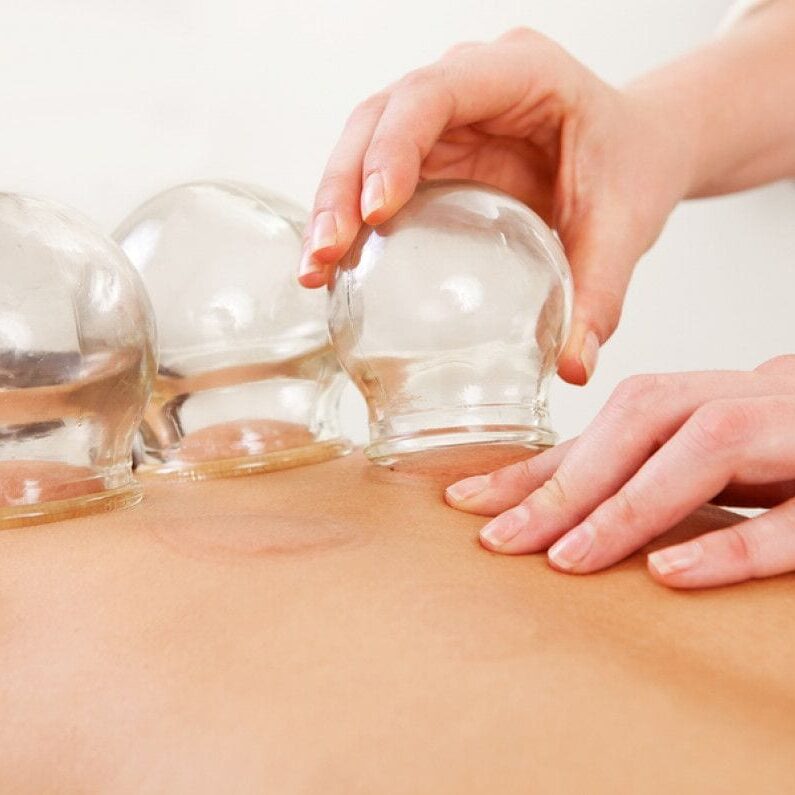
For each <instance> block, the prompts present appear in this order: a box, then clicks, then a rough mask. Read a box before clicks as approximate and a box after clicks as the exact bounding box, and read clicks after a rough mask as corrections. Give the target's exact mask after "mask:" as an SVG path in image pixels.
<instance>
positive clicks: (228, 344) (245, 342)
mask: <svg viewBox="0 0 795 795" xmlns="http://www.w3.org/2000/svg"><path fill="white" fill-rule="evenodd" d="M305 220H306V214H305V212H304V211H303V210H302V209H301V208H299V207H297V206H295V205H294V204H292V203H291V202H289V201H286V200H285V199H282V198H280V197H278V196H275V195H272V194H270V193H266V192H264V191H262V190H261V189H259V188H256V187H253V186H250V185H242V184H239V183H235V182H229V181H220V180H218V181H209V182H195V183H191V184H188V185H180V186H178V187H175V188H171V189H170V190H166V191H164V192H163V193H160V194H158V195H156V196H154V197H153V198H152V199H150V200H149V201H147V202H145V203H144V204H143V205H141V207H139V208H138V209H137V210H135V211H134V212H133V213H132V214H131V215H130V216H129V217H128V218H127V219H126V220H125V221H124V222H123V223H122V224H121V226H120V227H119V228H118V230H117V231H116V233H115V237H116V239H117V240H118V241H119V243H120V244H121V246H122V248H123V249H124V251H125V252H126V253H127V255H128V256H129V258H130V259H131V261H132V263H133V265H134V266H135V267H136V268H137V270H138V271H139V273H140V274H141V277H142V278H143V281H144V283H145V285H146V288H147V290H148V292H149V295H150V297H151V300H152V303H153V305H154V309H155V315H156V318H157V322H158V328H159V339H160V367H159V370H158V373H157V378H156V380H155V387H154V394H153V396H152V400H151V402H150V404H149V407H148V409H147V411H146V414H145V416H144V421H143V423H142V425H141V432H140V435H139V439H138V443H137V445H136V459H137V463H138V471H139V472H140V473H142V474H144V473H146V474H152V475H160V476H166V477H171V478H184V479H190V480H200V479H204V478H210V477H230V476H235V475H245V474H249V473H253V472H262V471H269V470H273V469H283V468H286V467H291V466H300V465H303V464H311V463H317V462H320V461H325V460H327V459H330V458H334V457H336V456H339V455H344V454H346V453H348V452H350V450H351V446H350V443H349V442H348V441H346V440H345V439H342V438H341V437H340V433H339V425H338V417H337V413H338V403H339V396H340V392H341V389H342V386H343V385H344V382H345V377H344V374H343V373H342V371H341V369H340V367H339V364H338V362H337V359H336V356H335V355H334V352H333V350H332V349H331V346H330V343H329V339H328V331H327V328H326V324H325V303H324V300H325V299H324V297H323V296H322V295H321V294H318V293H317V292H316V291H315V292H312V291H309V290H304V289H302V288H301V287H300V286H299V285H298V282H297V279H296V266H297V263H298V261H299V259H300V255H301V247H302V230H303V226H304V223H305Z"/></svg>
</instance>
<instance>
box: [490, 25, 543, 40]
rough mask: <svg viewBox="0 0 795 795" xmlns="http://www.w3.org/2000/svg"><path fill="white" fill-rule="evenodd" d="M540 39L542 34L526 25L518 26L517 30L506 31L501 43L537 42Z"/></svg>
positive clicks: (501, 37)
mask: <svg viewBox="0 0 795 795" xmlns="http://www.w3.org/2000/svg"><path fill="white" fill-rule="evenodd" d="M540 38H541V34H539V33H538V32H537V31H535V30H533V28H530V27H527V26H526V25H518V26H517V27H515V28H510V29H509V30H506V31H505V33H503V34H502V36H500V41H509V42H531V41H537V40H539V39H540Z"/></svg>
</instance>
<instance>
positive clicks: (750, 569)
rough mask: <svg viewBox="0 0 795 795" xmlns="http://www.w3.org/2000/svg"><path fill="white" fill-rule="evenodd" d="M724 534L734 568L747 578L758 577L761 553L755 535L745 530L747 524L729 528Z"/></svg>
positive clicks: (730, 561)
mask: <svg viewBox="0 0 795 795" xmlns="http://www.w3.org/2000/svg"><path fill="white" fill-rule="evenodd" d="M724 532H725V533H726V550H727V553H728V556H729V563H730V565H731V566H732V568H739V569H740V570H741V571H742V572H743V573H744V574H745V576H746V577H755V576H757V571H758V563H757V562H758V560H759V551H758V548H757V545H756V542H755V540H754V537H753V534H752V533H749V532H747V530H746V529H745V523H741V524H738V525H732V526H731V527H727V528H726V530H725V531H724Z"/></svg>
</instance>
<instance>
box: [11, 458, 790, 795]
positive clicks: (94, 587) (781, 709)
mask: <svg viewBox="0 0 795 795" xmlns="http://www.w3.org/2000/svg"><path fill="white" fill-rule="evenodd" d="M449 482H450V475H449V474H446V473H445V472H443V471H442V470H441V469H437V471H436V474H435V475H433V476H428V475H425V474H422V475H416V474H410V475H407V474H404V473H399V472H393V471H391V470H389V469H383V468H377V467H375V466H373V465H371V464H369V463H368V462H367V461H366V459H365V458H364V457H363V456H362V455H361V454H360V453H356V454H354V455H352V456H349V457H346V458H341V459H337V460H335V461H331V462H328V463H324V464H319V465H315V466H308V467H302V468H296V469H290V470H285V471H281V472H273V473H269V474H264V475H257V476H252V477H241V478H235V479H230V480H212V481H206V482H201V483H182V482H172V481H160V480H153V479H150V480H146V481H145V483H144V484H145V495H146V496H145V499H144V502H143V503H142V504H141V505H140V506H138V507H136V508H133V509H129V510H124V511H117V512H114V513H111V514H106V515H95V516H90V517H84V518H82V519H74V520H70V521H68V522H63V523H60V524H52V525H42V526H39V527H30V528H25V529H20V530H11V531H7V532H3V533H0V661H1V664H0V708H1V709H2V716H3V720H2V721H0V782H2V786H0V789H2V791H3V792H4V793H13V794H14V795H27V794H28V793H31V795H33V793H35V795H47V794H48V793H77V792H84V793H102V794H103V795H127V794H128V793H130V794H132V793H135V795H146V794H147V793H163V792H169V793H191V794H192V795H202V794H203V793H219V792H235V793H241V794H245V793H262V792H274V793H280V795H293V794H294V793H295V794H296V795H298V794H299V793H303V794H306V793H324V795H336V794H337V793H339V794H340V795H343V793H344V795H351V794H352V793H383V795H408V794H409V793H418V792H433V793H451V795H452V793H455V795H471V794H481V793H482V794H483V795H486V794H488V795H492V793H495V792H499V793H504V794H505V795H512V793H516V794H517V795H518V794H519V793H527V792H528V791H532V792H539V793H553V792H554V793H582V792H587V793H589V795H599V794H600V793H615V792H628V791H631V792H643V793H648V794H649V795H655V794H656V793H670V792H682V791H687V792H690V791H692V792H700V793H706V795H710V794H711V793H723V792H784V791H787V790H788V788H789V787H790V784H791V782H792V777H793V774H795V763H793V759H792V753H791V749H792V745H793V742H794V741H795V724H793V721H792V715H793V711H794V710H795V684H794V683H793V678H792V664H793V660H795V636H793V633H792V632H789V631H787V630H788V628H789V627H791V625H792V622H793V619H794V618H795V616H794V615H793V609H794V608H795V606H794V605H793V600H792V599H788V598H787V596H788V595H789V594H791V592H792V588H793V586H794V585H795V575H788V576H784V577H780V578H777V579H774V580H767V581H764V582H756V583H749V584H747V585H745V586H743V587H742V588H741V589H731V590H728V591H727V590H721V591H713V592H706V593H700V594H682V593H677V592H673V591H670V590H668V589H665V588H661V587H659V586H658V585H657V584H656V583H655V582H654V581H653V580H652V579H651V578H649V577H647V576H645V575H644V567H643V555H642V554H639V555H635V556H634V557H632V558H630V559H628V560H626V561H625V562H623V563H622V564H621V565H620V566H618V567H617V568H616V569H615V570H614V571H613V572H611V573H610V574H609V576H601V577H600V576H596V577H592V578H588V579H586V580H574V579H572V578H568V577H560V576H558V575H557V574H556V573H555V572H553V571H551V570H550V569H549V568H548V567H547V565H546V563H545V561H544V558H543V556H522V557H510V556H504V555H495V554H490V553H488V552H486V551H484V550H483V549H482V548H481V547H480V546H479V544H478V543H477V532H478V528H479V526H480V521H479V520H478V518H477V517H474V516H468V515H466V514H464V513H460V512H455V511H451V510H449V509H448V508H447V507H446V506H445V505H444V502H443V500H442V493H443V488H444V486H445V485H446V484H447V483H449ZM736 520H737V518H736V517H733V516H732V515H731V514H729V513H727V512H724V511H721V510H718V509H716V508H708V509H703V510H700V511H699V512H698V513H697V514H696V515H695V516H693V517H689V518H688V519H686V520H685V521H684V522H683V523H682V524H681V525H680V526H679V527H678V528H677V529H676V530H675V531H674V532H675V534H676V535H677V536H678V537H687V536H689V535H692V534H698V533H701V532H704V531H705V530H708V529H713V528H718V527H721V526H723V525H725V524H727V523H730V522H733V521H736ZM760 615H764V616H765V620H764V621H760V620H759V616H760Z"/></svg>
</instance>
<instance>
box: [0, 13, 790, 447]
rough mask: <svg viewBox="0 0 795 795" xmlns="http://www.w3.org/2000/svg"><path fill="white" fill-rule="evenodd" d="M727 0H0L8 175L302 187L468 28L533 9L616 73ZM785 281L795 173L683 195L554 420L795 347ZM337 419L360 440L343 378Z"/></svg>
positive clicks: (487, 30) (123, 198)
mask: <svg viewBox="0 0 795 795" xmlns="http://www.w3.org/2000/svg"><path fill="white" fill-rule="evenodd" d="M727 5H728V4H727V3H726V2H725V0H699V1H698V2H694V1H693V0H590V1H588V2H586V0H580V1H579V2H577V1H576V0H524V1H523V2H518V0H491V2H485V0H480V1H479V2H476V0H393V2H386V1H385V0H337V2H327V3H313V2H303V3H302V2H300V0H292V2H284V1H283V0H215V2H210V1H209V0H139V1H138V2H129V1H127V0H15V1H14V2H10V0H0V12H2V13H1V14H0V20H1V21H0V114H2V116H1V117H0V118H2V123H0V189H2V190H16V191H23V192H26V193H33V194H39V195H44V196H49V197H51V198H54V199H58V200H60V201H63V202H66V203H68V204H71V205H73V206H75V207H78V208H80V209H81V210H83V211H84V212H85V213H87V214H89V215H91V216H93V217H94V218H95V219H96V220H97V221H98V222H99V223H100V224H101V225H102V226H104V227H105V228H106V229H107V230H109V231H110V230H112V229H113V228H114V227H115V225H116V223H117V222H118V221H119V220H120V219H121V218H123V217H124V215H125V214H126V213H127V212H128V211H129V210H131V209H132V208H133V207H134V206H136V205H137V204H138V203H139V202H140V201H142V200H143V199H145V198H146V197H147V196H148V195H150V194H151V193H153V192H155V191H157V190H160V189H162V188H164V187H167V186H169V185H172V184H175V183H179V182H182V181H185V180H188V179H194V178H199V177H219V176H220V177H232V178H236V179H242V180H247V181H250V182H257V183H260V184H261V185H263V186H265V187H267V188H271V189H273V190H276V191H279V192H281V193H283V194H285V195H288V196H291V197H293V198H295V199H298V200H299V201H301V202H303V203H304V204H305V205H308V204H309V203H310V200H311V197H312V194H313V192H314V187H315V182H316V180H317V178H318V175H319V174H320V171H321V169H322V166H323V164H324V160H325V157H326V155H327V153H328V151H329V149H330V147H331V146H332V144H333V142H334V140H335V139H336V137H337V135H338V133H339V131H340V129H341V127H342V124H343V122H344V120H345V117H346V115H347V113H348V112H349V111H350V109H351V108H352V107H353V105H354V104H355V103H356V102H357V101H358V100H360V99H362V98H364V97H365V96H366V95H368V94H369V93H372V92H373V91H375V90H377V89H379V88H380V87H382V86H383V85H385V84H386V83H387V82H390V81H391V80H393V79H395V78H397V77H399V76H400V75H401V74H403V73H404V72H406V71H408V70H409V69H411V68H414V67H416V66H419V65H421V64H423V63H426V62H428V61H431V60H433V59H435V58H436V57H438V55H440V54H441V53H442V52H443V51H444V50H445V49H446V48H447V47H448V46H449V45H451V44H453V43H455V42H457V41H463V40H473V39H474V40H477V39H489V38H493V37H495V36H497V35H499V34H500V33H502V32H503V31H505V30H506V29H508V28H511V27H514V26H517V25H529V26H532V27H536V28H538V29H540V30H542V31H543V32H545V33H547V34H548V35H550V36H552V37H553V38H556V39H557V40H559V41H560V42H561V43H562V44H563V45H564V46H566V47H567V48H568V49H569V50H571V51H572V52H573V53H574V54H575V55H576V56H578V57H579V58H580V59H581V60H583V61H584V62H585V63H587V64H588V65H589V66H591V67H592V68H593V69H594V70H595V71H596V72H598V73H599V74H600V75H602V76H603V77H604V78H606V79H607V80H609V81H612V82H614V83H617V84H620V83H622V82H624V81H626V80H628V79H629V78H631V77H633V76H635V75H637V74H638V73H640V72H642V71H644V70H646V69H648V68H650V67H651V66H653V65H656V64H658V63H660V62H662V61H665V60H667V59H670V58H672V57H675V56H676V55H677V54H678V53H680V52H682V51H684V50H686V49H687V48H690V47H692V46H695V45H696V44H697V43H698V42H699V41H701V40H703V39H704V38H706V37H708V36H709V35H711V33H712V31H713V30H714V28H715V26H716V24H717V23H718V21H719V20H720V18H721V17H722V16H723V14H724V13H725V11H726V9H727ZM789 99H790V101H791V98H789ZM782 101H786V99H785V98H783V97H782ZM715 134H716V135H720V134H721V131H720V130H716V131H715ZM794 294H795V187H793V184H791V183H789V184H779V185H777V186H773V187H770V188H766V189H763V190H758V191H754V192H750V193H746V194H743V195H738V196H733V197H729V198H725V199H718V200H714V199H713V200H709V201H703V202H697V203H689V204H687V205H685V206H682V207H681V208H680V209H679V210H677V212H676V213H675V214H674V216H673V217H672V218H671V220H670V223H669V224H668V227H667V229H666V231H665V232H664V233H663V236H662V238H661V239H660V241H659V242H658V244H657V245H656V247H655V248H654V249H653V250H652V251H651V252H650V253H649V254H648V255H647V256H646V257H645V258H644V260H643V261H642V263H641V265H640V268H639V270H638V272H637V275H636V278H635V281H634V284H633V287H632V288H631V291H630V296H629V303H628V306H627V309H626V311H625V316H624V320H623V324H622V327H621V329H620V330H619V332H618V334H617V335H616V337H615V338H614V339H613V341H612V342H610V343H609V344H608V346H607V347H606V348H605V349H604V350H603V352H602V359H601V364H600V368H599V370H598V372H597V375H596V378H595V379H594V381H593V382H592V383H591V385H590V386H589V387H588V388H587V389H585V390H582V389H576V388H572V387H568V386H565V385H563V384H562V383H558V384H556V385H555V387H554V389H553V393H552V418H553V421H554V424H555V426H556V427H557V429H558V430H559V431H560V432H561V435H562V436H569V435H571V434H574V433H576V432H577V431H578V430H580V429H581V428H582V426H583V425H584V424H585V423H586V422H587V421H588V419H589V418H590V417H592V416H593V414H594V413H595V412H596V411H597V409H598V408H599V406H600V405H601V404H602V402H603V401H604V400H605V398H606V397H607V395H608V394H609V392H610V390H611V389H612V388H613V386H614V385H615V384H616V383H617V382H618V381H619V380H620V379H621V378H623V377H625V376H627V375H629V374H631V373H637V372H652V371H662V370H681V369H694V368H749V367H752V366H754V365H755V364H757V363H759V362H761V361H762V360H764V359H766V358H769V357H771V356H773V355H775V354H777V353H785V352H795V341H794V340H793V335H794V332H795V313H793V295H794ZM344 421H345V425H346V428H347V430H348V432H349V434H350V435H352V436H353V437H354V438H356V439H357V440H359V441H361V440H362V439H363V438H364V434H365V428H364V414H363V411H362V406H361V404H360V401H359V399H358V395H356V394H354V393H353V392H352V391H350V392H349V394H348V395H346V398H345V401H344Z"/></svg>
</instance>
